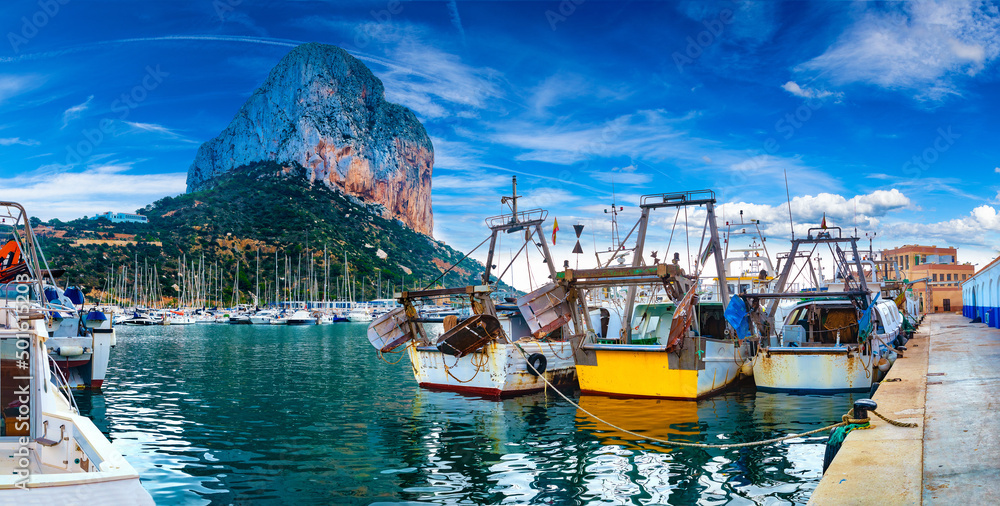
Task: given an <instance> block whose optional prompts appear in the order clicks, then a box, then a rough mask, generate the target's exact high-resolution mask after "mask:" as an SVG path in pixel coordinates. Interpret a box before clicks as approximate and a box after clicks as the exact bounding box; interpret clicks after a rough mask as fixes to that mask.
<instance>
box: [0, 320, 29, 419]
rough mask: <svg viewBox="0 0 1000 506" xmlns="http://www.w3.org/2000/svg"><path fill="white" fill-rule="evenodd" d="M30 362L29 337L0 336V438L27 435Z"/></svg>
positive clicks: (10, 333)
mask: <svg viewBox="0 0 1000 506" xmlns="http://www.w3.org/2000/svg"><path fill="white" fill-rule="evenodd" d="M22 336H23V337H22ZM31 359H32V346H31V338H30V334H26V333H22V332H18V331H16V330H13V329H11V330H4V331H2V333H0V408H2V409H0V436H28V435H30V432H31V412H32V409H31V408H32V407H31V401H32V400H33V399H32V398H31V395H30V392H31V370H32V369H31V365H32V364H31Z"/></svg>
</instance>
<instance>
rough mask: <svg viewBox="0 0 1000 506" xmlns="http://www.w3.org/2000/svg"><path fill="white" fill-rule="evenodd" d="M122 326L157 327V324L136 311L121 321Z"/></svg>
mask: <svg viewBox="0 0 1000 506" xmlns="http://www.w3.org/2000/svg"><path fill="white" fill-rule="evenodd" d="M122 325H143V326H145V325H159V322H157V321H156V320H154V319H152V318H150V317H149V316H148V315H145V314H142V313H139V312H138V311H136V312H135V313H133V314H132V317H131V318H126V319H125V320H124V321H122Z"/></svg>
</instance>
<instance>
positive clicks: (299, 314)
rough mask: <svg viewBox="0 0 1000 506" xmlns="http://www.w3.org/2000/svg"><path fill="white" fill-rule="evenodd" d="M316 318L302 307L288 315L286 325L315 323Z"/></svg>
mask: <svg viewBox="0 0 1000 506" xmlns="http://www.w3.org/2000/svg"><path fill="white" fill-rule="evenodd" d="M317 320H318V318H316V317H315V316H313V315H312V314H310V313H309V311H306V310H304V309H300V310H298V311H296V312H294V313H292V316H289V317H288V321H287V323H288V325H316V324H317Z"/></svg>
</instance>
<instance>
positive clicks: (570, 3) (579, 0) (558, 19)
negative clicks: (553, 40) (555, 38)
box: [545, 0, 587, 32]
mask: <svg viewBox="0 0 1000 506" xmlns="http://www.w3.org/2000/svg"><path fill="white" fill-rule="evenodd" d="M586 1H587V0H562V1H561V2H559V5H558V6H556V10H552V9H547V10H546V11H545V20H546V21H548V22H549V28H551V29H552V31H553V32H554V31H556V28H557V26H556V25H558V24H559V23H562V22H563V21H566V18H568V17H570V16H572V15H573V14H574V13H575V12H576V8H577V7H579V6H580V5H581V4H583V3H584V2H586Z"/></svg>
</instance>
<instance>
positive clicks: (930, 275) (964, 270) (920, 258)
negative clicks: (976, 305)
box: [882, 244, 976, 313]
mask: <svg viewBox="0 0 1000 506" xmlns="http://www.w3.org/2000/svg"><path fill="white" fill-rule="evenodd" d="M882 259H883V260H888V261H890V262H895V265H897V266H899V271H900V273H901V275H902V278H903V279H908V280H910V281H914V280H918V279H925V278H926V279H927V281H922V282H920V283H916V284H914V285H913V292H914V293H916V294H917V295H918V296H919V298H920V310H921V311H922V312H926V313H953V312H961V311H962V288H961V286H959V285H960V283H961V282H962V281H965V280H967V279H969V278H970V277H972V275H973V274H974V273H975V269H976V268H975V266H974V265H972V264H969V263H965V264H960V263H958V249H956V248H952V247H948V248H939V247H937V246H919V245H914V244H908V245H905V246H901V247H899V248H894V249H887V250H885V251H883V252H882Z"/></svg>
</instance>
